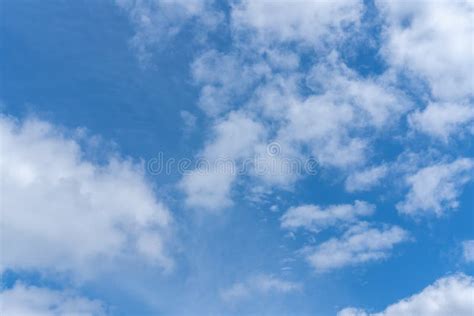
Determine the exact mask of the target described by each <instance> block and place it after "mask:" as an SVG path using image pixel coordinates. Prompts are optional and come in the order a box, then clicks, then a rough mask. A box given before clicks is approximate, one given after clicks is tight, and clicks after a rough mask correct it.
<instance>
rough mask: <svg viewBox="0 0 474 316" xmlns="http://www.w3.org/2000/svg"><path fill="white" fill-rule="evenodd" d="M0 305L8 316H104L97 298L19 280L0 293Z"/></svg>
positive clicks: (103, 308)
mask: <svg viewBox="0 0 474 316" xmlns="http://www.w3.org/2000/svg"><path fill="white" fill-rule="evenodd" d="M0 305H1V310H2V314H3V315H9V316H25V315H28V316H45V315H71V316H74V315H76V316H79V315H80V316H102V315H106V308H105V306H104V304H103V303H102V302H100V301H98V300H90V299H88V298H85V297H81V296H78V295H76V294H74V293H73V292H68V291H57V290H51V289H48V288H42V287H36V286H26V285H24V284H21V283H16V284H15V285H14V286H13V287H12V288H10V289H7V290H2V291H1V292H0Z"/></svg>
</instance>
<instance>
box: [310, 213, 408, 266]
mask: <svg viewBox="0 0 474 316" xmlns="http://www.w3.org/2000/svg"><path fill="white" fill-rule="evenodd" d="M407 239H408V233H407V232H406V231H405V230H403V229H401V228H400V227H398V226H386V227H382V228H380V229H378V228H374V227H371V226H370V225H369V224H368V223H364V222H362V223H359V224H357V225H355V226H353V227H351V228H350V229H348V230H347V231H346V232H345V233H344V234H343V235H342V236H341V237H340V238H331V239H330V240H328V241H325V242H323V243H321V244H320V245H318V246H316V247H309V248H306V249H304V250H303V253H305V254H306V258H307V260H308V262H309V263H310V264H311V265H312V266H313V268H314V269H315V270H316V271H317V272H327V271H331V270H334V269H340V268H343V267H346V266H354V265H359V264H362V263H366V262H372V261H380V260H383V259H385V258H387V257H389V256H390V252H391V250H392V248H393V247H394V246H395V245H396V244H398V243H401V242H403V241H406V240H407Z"/></svg>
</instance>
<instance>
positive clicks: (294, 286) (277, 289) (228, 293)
mask: <svg viewBox="0 0 474 316" xmlns="http://www.w3.org/2000/svg"><path fill="white" fill-rule="evenodd" d="M301 289H302V284H301V283H296V282H292V281H287V280H283V279H280V278H278V277H275V276H272V275H267V274H258V275H255V276H252V277H249V278H247V279H246V280H244V281H242V282H236V283H234V284H232V285H231V286H229V287H228V288H225V289H223V290H221V292H220V297H221V299H222V300H223V301H224V302H226V303H227V304H237V303H240V302H242V301H245V300H247V299H249V298H254V297H255V296H265V295H274V294H287V293H291V292H297V291H300V290H301Z"/></svg>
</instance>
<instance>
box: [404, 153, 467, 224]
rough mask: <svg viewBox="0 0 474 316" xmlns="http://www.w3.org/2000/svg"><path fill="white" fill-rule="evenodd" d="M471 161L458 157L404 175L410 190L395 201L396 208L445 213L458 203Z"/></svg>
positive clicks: (415, 213) (406, 211) (410, 212)
mask: <svg viewBox="0 0 474 316" xmlns="http://www.w3.org/2000/svg"><path fill="white" fill-rule="evenodd" d="M473 169H474V162H473V160H472V159H469V158H458V159H456V160H455V161H453V162H451V163H438V164H433V165H430V166H428V167H424V168H422V169H420V170H418V171H417V172H416V173H414V174H411V175H409V176H407V178H406V183H407V184H408V186H409V191H408V193H407V195H406V197H405V200H404V201H402V202H400V203H398V204H397V209H398V211H399V212H401V213H403V214H407V215H411V216H419V215H423V214H425V215H426V214H434V215H436V216H441V215H444V214H445V213H446V212H447V211H449V210H452V209H456V208H457V207H458V206H459V201H458V198H459V195H460V194H461V192H462V188H463V186H464V185H465V184H466V183H467V182H468V181H470V180H471V179H472V171H473Z"/></svg>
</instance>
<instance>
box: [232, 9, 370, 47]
mask: <svg viewBox="0 0 474 316" xmlns="http://www.w3.org/2000/svg"><path fill="white" fill-rule="evenodd" d="M362 9H363V3H362V1H359V0H350V1H339V0H336V1H311V2H308V1H269V0H264V1H250V0H244V1H241V2H239V3H238V4H236V5H234V6H233V7H232V13H231V15H232V26H233V28H234V32H236V33H239V32H248V31H250V32H253V33H255V37H256V40H257V42H258V43H266V44H269V43H271V42H303V43H305V44H308V45H318V44H320V43H321V42H322V41H331V40H337V39H339V38H340V37H342V36H343V35H344V34H343V33H344V32H343V30H344V28H346V27H354V26H357V25H358V24H359V21H360V17H361V14H362Z"/></svg>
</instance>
